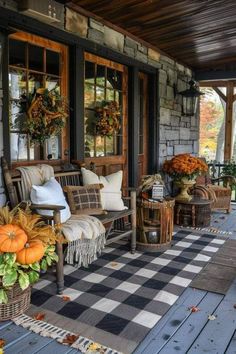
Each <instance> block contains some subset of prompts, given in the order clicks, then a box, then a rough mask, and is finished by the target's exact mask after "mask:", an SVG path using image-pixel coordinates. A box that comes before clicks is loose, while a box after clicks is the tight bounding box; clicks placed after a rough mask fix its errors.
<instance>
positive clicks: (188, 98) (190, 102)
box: [178, 80, 204, 116]
mask: <svg viewBox="0 0 236 354" xmlns="http://www.w3.org/2000/svg"><path fill="white" fill-rule="evenodd" d="M189 85H190V88H189V89H187V90H184V91H181V92H178V93H179V94H180V95H182V96H183V106H182V111H183V112H182V113H183V115H184V116H193V115H194V114H195V113H196V110H197V105H198V99H199V97H200V96H201V95H204V93H203V92H200V91H199V90H198V89H197V87H196V82H195V81H194V80H190V81H189Z"/></svg>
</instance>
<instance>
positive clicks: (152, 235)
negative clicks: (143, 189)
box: [137, 198, 175, 251]
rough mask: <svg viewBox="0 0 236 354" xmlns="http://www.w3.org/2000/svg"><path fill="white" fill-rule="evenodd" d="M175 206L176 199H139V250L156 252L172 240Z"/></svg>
mask: <svg viewBox="0 0 236 354" xmlns="http://www.w3.org/2000/svg"><path fill="white" fill-rule="evenodd" d="M174 205H175V200H174V199H169V200H163V201H153V200H149V199H144V198H138V199H137V249H140V250H142V251H143V250H149V251H155V250H156V248H158V247H160V246H161V245H165V244H168V243H169V242H170V241H171V240H172V234H173V224H174Z"/></svg>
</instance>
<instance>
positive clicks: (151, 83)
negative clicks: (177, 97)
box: [148, 70, 160, 174]
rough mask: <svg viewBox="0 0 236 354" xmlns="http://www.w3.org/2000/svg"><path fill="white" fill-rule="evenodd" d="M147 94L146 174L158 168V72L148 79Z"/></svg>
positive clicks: (154, 171)
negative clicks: (147, 147) (147, 142)
mask: <svg viewBox="0 0 236 354" xmlns="http://www.w3.org/2000/svg"><path fill="white" fill-rule="evenodd" d="M148 93H149V126H148V130H149V137H148V139H149V144H148V145H149V149H148V160H149V166H148V173H149V174H153V173H156V172H157V171H158V168H159V167H160V166H159V141H160V139H159V134H160V128H159V127H160V98H159V72H158V70H156V73H155V75H149V77H148Z"/></svg>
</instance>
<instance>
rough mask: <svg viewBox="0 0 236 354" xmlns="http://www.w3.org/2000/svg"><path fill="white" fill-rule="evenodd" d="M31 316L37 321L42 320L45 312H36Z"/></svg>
mask: <svg viewBox="0 0 236 354" xmlns="http://www.w3.org/2000/svg"><path fill="white" fill-rule="evenodd" d="M33 318H34V319H35V320H37V321H43V320H44V318H45V313H42V312H38V313H36V314H35V315H34V316H33Z"/></svg>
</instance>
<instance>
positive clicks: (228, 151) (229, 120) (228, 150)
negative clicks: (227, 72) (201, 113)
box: [224, 81, 234, 161]
mask: <svg viewBox="0 0 236 354" xmlns="http://www.w3.org/2000/svg"><path fill="white" fill-rule="evenodd" d="M226 92H227V100H226V117H225V149H224V160H225V161H229V160H230V159H231V156H232V130H233V96H234V84H233V82H232V81H229V82H228V84H227V91H226Z"/></svg>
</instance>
